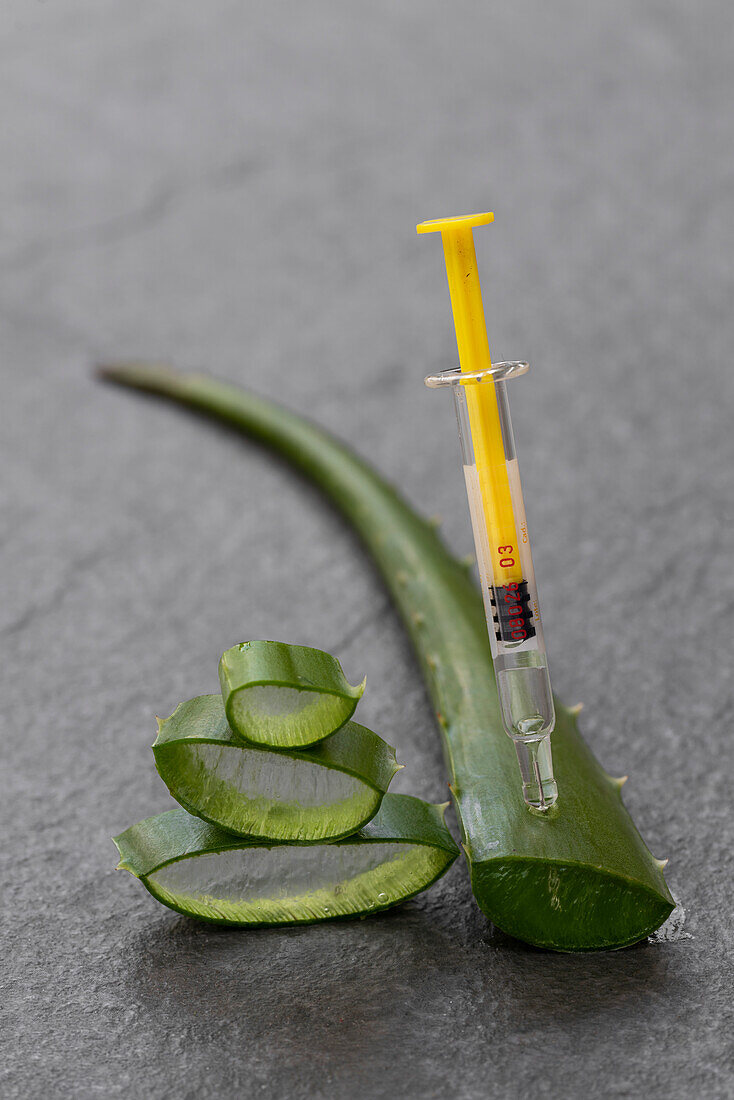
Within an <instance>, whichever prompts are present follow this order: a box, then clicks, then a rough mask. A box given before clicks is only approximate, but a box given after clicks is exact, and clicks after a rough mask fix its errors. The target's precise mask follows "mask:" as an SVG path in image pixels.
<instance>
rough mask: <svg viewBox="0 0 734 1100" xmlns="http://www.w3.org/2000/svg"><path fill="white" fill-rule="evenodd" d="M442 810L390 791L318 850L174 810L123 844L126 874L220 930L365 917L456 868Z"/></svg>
mask: <svg viewBox="0 0 734 1100" xmlns="http://www.w3.org/2000/svg"><path fill="white" fill-rule="evenodd" d="M444 810H445V806H434V805H431V804H430V803H428V802H422V801H421V800H420V799H419V798H413V797H411V796H410V795H405V794H388V795H385V798H384V799H383V802H382V806H381V808H380V810H379V812H378V813H377V816H376V817H374V818H373V819H372V821H370V822H369V824H368V825H365V826H364V827H363V828H362V829H361V830H360V831H359V832H358V833H354V834H353V835H352V836H350V837H346V838H345V839H343V840H337V841H335V842H332V843H325V844H311V845H294V844H265V843H263V842H262V841H257V840H254V839H253V838H251V837H250V838H248V837H236V836H234V835H233V834H232V833H227V832H225V831H224V830H223V829H218V828H217V827H216V826H215V825H210V824H209V823H208V822H205V821H202V820H201V819H200V818H197V817H192V816H191V815H190V814H188V813H187V812H186V811H185V810H183V809H175V810H169V811H168V813H164V814H159V815H158V816H157V817H149V818H148V819H147V820H146V821H141V822H140V823H139V824H138V825H133V826H132V828H130V829H127V831H126V832H124V833H122V834H121V835H120V836H118V837H115V844H116V845H117V848H118V851H119V853H120V863H119V865H118V867H119V868H122V869H124V870H126V871H130V873H131V874H133V875H135V876H136V878H139V879H140V881H141V882H142V883H143V885H144V886H145V888H146V889H147V890H149V891H150V893H151V894H152V895H153V897H154V898H157V900H158V901H160V902H162V903H163V904H164V905H167V906H168V907H169V908H170V909H175V910H177V911H178V912H179V913H185V914H186V916H189V917H198V918H199V919H201V920H206V921H214V922H217V923H219V924H236V925H244V926H249V927H256V926H257V925H264V924H268V925H273V924H310V923H312V922H313V921H320V920H333V919H336V918H339V917H356V916H364V915H365V914H368V913H375V912H378V911H379V910H381V909H389V908H390V906H392V905H396V904H397V903H398V902H401V901H405V900H406V899H407V898H411V897H414V895H415V894H418V893H420V891H421V890H425V889H426V887H428V886H430V885H431V884H432V883H433V882H435V881H436V879H437V878H439V877H440V876H441V875H442V874H443V873H444V872H445V871H446V870H447V869H448V868H449V867H450V866H451V864H452V863H453V862H454V860H455V859H456V856H457V855H458V854H459V851H458V848H457V847H456V845H455V843H454V841H453V840H452V838H451V834H450V833H449V831H448V829H447V828H446V825H445V824H444V820H443V814H444Z"/></svg>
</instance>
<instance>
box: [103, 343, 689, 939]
mask: <svg viewBox="0 0 734 1100" xmlns="http://www.w3.org/2000/svg"><path fill="white" fill-rule="evenodd" d="M101 373H102V375H103V377H106V378H107V379H109V380H111V381H114V382H117V383H119V384H121V385H125V386H132V387H135V388H137V389H141V390H147V391H148V392H151V393H156V394H160V395H161V396H164V397H166V398H169V399H171V400H174V401H178V402H180V403H181V404H183V405H187V406H189V407H192V408H196V409H198V410H200V411H201V412H203V413H206V414H207V415H209V416H212V417H215V418H216V419H218V420H222V421H224V422H226V423H228V424H230V425H232V426H234V427H235V428H237V429H238V430H240V431H242V432H244V433H245V434H246V435H248V436H250V437H252V438H253V439H257V440H259V441H260V442H262V443H264V444H266V445H267V446H269V447H272V448H273V449H274V450H276V451H277V452H278V453H279V454H281V455H282V456H283V457H285V458H286V459H288V460H289V461H290V462H292V463H293V465H294V466H296V467H297V468H298V469H299V470H300V471H301V472H302V473H303V474H304V475H305V476H307V477H308V478H310V479H311V480H312V481H313V482H314V483H315V484H317V485H319V486H320V487H321V489H322V490H323V491H324V492H325V493H326V494H327V495H328V496H329V497H330V498H331V500H332V501H333V502H334V503H335V504H336V505H337V507H339V508H340V510H341V511H342V513H343V515H344V516H345V518H346V519H347V520H348V521H349V522H350V523H351V525H352V526H353V527H354V529H355V530H356V531H357V532H358V533H359V535H360V536H361V538H362V540H363V542H364V543H365V545H366V547H367V548H368V550H369V551H370V553H371V554H372V556H373V558H374V560H375V562H376V563H377V565H378V567H379V569H380V571H381V573H382V575H383V577H384V579H385V582H386V584H387V586H388V588H389V590H390V592H391V594H392V597H393V599H394V601H395V604H396V606H397V607H398V609H399V611H400V613H401V615H402V618H403V621H404V623H405V626H406V629H407V630H408V633H409V635H410V637H411V640H412V642H413V645H414V647H415V650H416V652H417V654H418V657H419V659H420V662H421V666H422V669H423V675H424V677H425V680H426V684H427V686H428V690H429V692H430V694H431V698H432V700H433V704H434V707H435V710H436V715H437V718H438V722H439V725H440V728H441V730H442V733H443V738H444V747H445V752H446V759H447V763H448V767H449V770H450V772H451V789H452V793H453V797H454V801H455V804H456V808H457V811H458V814H459V818H460V821H461V826H462V832H463V836H464V850H465V853H466V857H467V861H468V864H469V870H470V873H471V881H472V889H473V891H474V896H475V897H476V899H477V902H478V903H479V905H480V906H481V908H482V909H483V911H484V912H485V913H486V914H487V916H488V917H489V918H490V919H491V920H492V921H494V923H495V924H496V925H497V926H498V927H499V928H501V929H503V930H504V931H505V932H508V933H509V934H510V935H513V936H516V937H517V938H518V939H522V940H526V941H528V942H529V943H534V944H538V945H539V946H543V947H549V948H553V949H555V950H560V951H592V950H598V949H601V948H614V947H624V946H626V945H627V944H631V943H635V942H636V941H637V940H640V939H642V938H644V937H645V936H647V935H648V934H649V933H650V932H652V931H653V930H654V929H655V928H658V927H659V926H660V925H661V924H662V923H663V921H664V920H665V919H666V917H667V916H668V915H669V914H670V912H671V911H672V909H673V907H674V903H673V899H672V898H671V896H670V892H669V890H668V888H667V885H666V883H665V879H664V878H663V874H662V869H661V868H662V863H661V862H660V861H658V860H656V859H654V858H653V856H652V855H651V854H650V852H649V851H648V850H647V848H646V847H645V844H644V842H643V841H642V838H641V837H640V834H639V833H638V831H637V829H636V828H635V825H634V822H633V821H632V819H631V817H630V816H629V814H628V812H627V810H626V809H625V807H624V804H623V802H622V798H621V795H620V787H621V784H620V782H619V781H618V780H615V779H612V778H611V777H610V776H609V775H607V773H606V772H605V771H604V769H603V768H602V767H601V766H600V764H599V763H598V761H597V760H596V759H595V757H594V755H593V753H592V752H591V751H590V749H589V748H588V747H587V745H586V744H585V743H584V741H583V739H582V737H581V735H580V733H579V730H578V723H577V712H576V710H574V709H569V708H568V707H565V706H563V704H562V703H560V702H559V701H557V702H556V719H557V720H556V728H555V731H554V733H553V763H554V767H555V773H556V779H557V781H558V787H559V791H560V797H559V801H558V803H557V804H556V806H554V807H553V808H552V809H551V810H550V811H548V813H546V814H545V815H544V816H542V817H540V816H534V815H533V814H532V812H531V811H529V810H528V809H527V807H526V806H525V804H524V802H523V799H522V797H521V796H520V792H519V789H518V782H517V763H516V760H515V750H514V748H513V746H512V743H511V741H510V739H509V738H508V737H507V735H506V734H505V732H504V730H503V728H502V723H501V720H500V713H499V706H498V700H497V687H496V684H495V679H494V670H493V668H492V660H491V654H490V650H489V641H488V638H487V629H486V624H485V619H484V610H483V607H482V601H481V597H480V594H479V592H478V590H477V588H476V586H475V584H474V583H473V581H472V579H471V577H470V575H469V573H468V572H467V570H466V568H465V567H464V566H463V565H462V563H461V562H458V561H457V560H456V559H455V558H453V557H452V556H451V555H450V554H449V552H448V551H447V549H446V547H445V546H444V545H443V543H442V542H441V539H440V538H439V537H438V535H437V533H436V530H435V528H434V527H433V526H432V525H431V524H430V523H428V522H426V521H425V520H423V519H421V518H420V517H419V516H418V515H416V513H415V512H414V511H413V510H412V509H411V508H410V507H409V506H408V505H407V504H406V503H405V501H404V500H402V498H401V497H399V496H398V494H397V493H396V492H395V490H394V489H393V488H392V487H391V486H390V485H388V484H387V483H386V482H385V481H383V479H382V478H381V477H379V476H378V475H377V474H376V473H375V471H374V470H373V469H372V468H371V467H370V466H368V465H367V463H365V462H363V461H362V460H361V459H359V458H358V457H357V456H356V455H355V454H354V453H353V452H352V451H351V450H350V449H349V448H348V447H346V446H345V445H344V444H341V443H339V442H338V441H337V440H335V439H334V438H333V437H332V436H330V435H328V434H327V433H325V432H323V431H321V430H320V429H319V428H317V427H315V426H314V425H312V424H309V423H308V421H306V420H304V419H303V418H302V417H300V416H297V415H295V414H294V413H290V412H288V411H287V410H285V409H283V408H281V407H280V406H278V405H275V404H273V403H272V402H269V401H265V400H263V399H261V398H258V397H255V396H254V395H252V394H249V393H246V392H244V391H242V390H240V389H238V388H237V387H236V386H231V385H227V384H225V383H221V382H216V381H214V380H213V379H210V378H206V377H204V376H201V375H187V374H181V373H179V372H177V371H174V370H171V369H170V368H163V367H155V366H144V365H136V364H132V365H123V366H118V367H112V368H107V369H105V370H103V371H102V372H101ZM232 476H233V477H234V476H236V475H235V474H234V472H233V474H232Z"/></svg>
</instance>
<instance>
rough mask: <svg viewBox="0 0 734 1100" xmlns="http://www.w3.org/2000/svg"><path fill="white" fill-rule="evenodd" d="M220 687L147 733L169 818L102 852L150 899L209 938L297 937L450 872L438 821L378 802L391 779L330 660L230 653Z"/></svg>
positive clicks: (253, 649) (264, 645)
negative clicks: (258, 930) (284, 933)
mask: <svg viewBox="0 0 734 1100" xmlns="http://www.w3.org/2000/svg"><path fill="white" fill-rule="evenodd" d="M219 680H220V684H221V689H222V690H221V694H220V695H202V696H199V697H198V698H195V699H190V700H188V702H185V703H181V704H180V705H179V706H178V707H177V708H176V710H175V711H174V713H173V714H172V715H171V717H170V718H166V719H165V720H163V721H160V720H159V723H158V727H159V728H158V737H157V738H156V741H155V744H154V745H153V755H154V757H155V764H156V768H157V769H158V772H159V774H160V776H161V778H162V779H163V781H164V782H165V784H166V786H167V787H168V789H169V791H170V792H171V794H172V795H173V797H174V798H175V799H176V801H177V802H178V803H179V804H180V807H181V808H180V809H175V810H169V811H168V813H163V814H159V815H158V816H156V817H151V818H148V819H147V820H146V821H141V822H139V824H137V825H133V826H132V827H131V828H130V829H127V830H126V832H124V833H122V834H121V835H120V836H118V837H116V838H115V844H116V845H117V847H118V850H119V852H120V863H119V867H120V868H124V869H125V870H128V871H130V872H131V873H132V874H133V875H135V876H136V877H137V878H139V879H140V881H141V882H142V883H143V885H144V886H145V887H146V889H148V890H149V891H150V893H151V894H152V895H153V896H154V897H155V898H157V899H158V900H159V901H161V902H163V904H164V905H167V906H169V908H171V909H175V910H177V911H179V912H181V913H185V914H187V915H189V916H192V917H198V918H200V919H202V920H207V921H215V922H218V923H222V924H235V925H243V926H249V927H253V926H257V925H263V924H301V923H310V922H312V921H318V920H330V919H334V918H337V917H352V916H365V915H366V914H368V913H372V912H376V911H379V910H381V909H387V908H389V907H390V906H392V905H396V904H397V903H398V902H401V901H405V900H406V899H407V898H410V897H413V896H414V895H415V894H417V893H419V892H420V891H421V890H425V889H426V887H428V886H430V885H431V884H432V883H433V882H435V881H436V879H437V878H439V877H440V876H441V875H442V874H443V873H444V872H445V871H446V870H447V869H448V868H449V867H450V865H451V864H452V863H453V861H454V859H455V858H456V856H457V855H458V849H457V847H456V845H455V843H454V841H453V839H452V837H451V835H450V833H449V832H448V829H447V828H446V825H445V823H444V810H445V806H436V805H432V804H431V803H428V802H423V801H422V800H421V799H419V798H413V797H412V796H410V795H398V794H388V793H386V792H387V789H388V787H389V785H390V782H391V780H392V778H393V776H394V775H395V773H396V772H397V771H399V770H400V766H401V765H399V764H398V763H397V762H396V759H395V750H394V749H393V748H392V747H391V746H390V745H388V744H386V742H385V741H383V740H382V738H381V737H378V736H377V734H376V733H372V731H371V730H368V729H366V728H365V727H364V726H359V725H357V723H356V722H353V721H352V720H351V718H352V715H353V714H354V711H355V708H356V706H357V703H358V702H359V700H360V698H361V697H362V692H363V691H364V683H362V684H359V685H358V686H356V687H352V686H351V685H350V684H349V683H348V682H347V680H346V678H345V676H344V673H343V671H342V669H341V666H340V664H339V662H338V661H337V660H336V659H335V658H334V657H331V656H330V655H329V654H328V653H322V652H321V651H320V650H316V649H309V648H306V647H304V646H293V645H286V644H284V643H281V642H262V641H256V642H244V643H242V644H241V645H238V646H234V647H233V648H232V649H229V650H227V652H226V653H225V654H224V655H223V656H222V659H221V661H220V663H219Z"/></svg>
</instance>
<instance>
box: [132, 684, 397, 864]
mask: <svg viewBox="0 0 734 1100" xmlns="http://www.w3.org/2000/svg"><path fill="white" fill-rule="evenodd" d="M153 754H154V756H155V763H156V767H157V769H158V772H159V774H160V776H161V778H162V779H163V781H164V783H165V784H166V786H167V787H168V789H169V791H170V792H171V794H172V795H173V797H174V798H175V799H176V801H177V802H179V803H180V804H181V805H182V806H184V807H185V808H186V809H187V810H188V811H189V812H190V813H192V814H195V815H196V816H198V817H202V818H204V819H205V820H207V821H210V822H212V823H213V824H216V825H219V826H221V827H222V828H224V829H227V830H229V831H230V832H234V833H237V834H245V835H248V836H251V837H252V836H255V837H260V838H266V839H272V840H279V841H281V840H284V841H290V842H296V843H298V842H300V843H312V842H314V841H319V840H330V839H334V838H338V837H342V836H346V835H348V834H349V833H353V832H355V831H356V830H357V829H359V828H360V827H361V826H362V825H364V823H365V822H367V821H369V820H370V818H371V817H373V816H374V814H375V813H376V812H377V810H378V809H379V806H380V803H381V801H382V797H383V795H384V793H385V791H386V790H387V788H388V786H389V784H390V781H391V780H392V778H393V776H394V775H395V773H396V772H397V771H398V770H399V765H398V764H397V763H396V761H395V750H394V749H393V748H392V747H391V746H390V745H388V744H386V742H385V741H383V740H382V738H381V737H378V736H377V734H376V733H373V732H372V731H371V730H368V729H365V727H364V726H359V725H357V723H356V722H347V724H346V725H344V726H342V728H341V729H340V730H338V731H337V732H336V733H334V734H332V735H331V736H330V737H328V738H326V739H325V740H322V741H320V742H319V743H318V744H317V745H313V746H311V747H307V748H303V749H292V750H290V751H289V752H288V753H284V752H283V751H282V750H281V751H273V750H269V749H266V748H262V747H260V746H256V745H253V744H247V743H245V742H243V741H241V740H238V739H237V738H236V737H235V736H234V735H233V733H232V730H231V729H230V727H229V725H228V724H227V719H226V716H225V713H224V706H223V704H222V700H221V698H220V697H219V696H218V695H201V696H198V697H197V698H195V699H189V700H188V701H187V702H185V703H181V704H180V705H179V706H178V707H177V708H176V710H175V711H174V713H173V714H172V715H171V717H170V718H166V719H164V720H163V721H161V722H159V730H158V737H157V739H156V742H155V744H154V745H153Z"/></svg>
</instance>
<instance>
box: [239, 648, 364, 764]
mask: <svg viewBox="0 0 734 1100" xmlns="http://www.w3.org/2000/svg"><path fill="white" fill-rule="evenodd" d="M219 682H220V685H221V688H222V698H223V700H224V708H225V711H226V714H227V719H228V721H229V724H230V726H231V728H232V730H233V731H234V733H235V734H236V735H238V736H239V737H241V738H243V739H245V740H247V741H250V742H253V743H255V744H260V745H268V746H269V747H271V748H279V749H289V748H299V747H302V746H305V745H314V744H316V743H317V742H318V741H321V740H323V738H324V737H328V736H329V735H330V734H332V733H334V731H335V730H337V729H339V728H340V726H343V725H344V723H345V722H347V721H349V719H350V718H351V717H352V715H353V714H354V710H355V708H356V706H357V703H358V702H359V700H360V699H361V698H362V693H363V692H364V688H365V681H363V682H362V683H361V684H357V685H356V686H352V685H351V684H350V683H349V682H348V681H347V678H346V677H345V675H344V672H343V671H342V667H341V665H340V664H339V662H338V661H337V659H336V658H335V657H332V656H331V654H329V653H324V652H323V651H322V650H320V649H311V648H310V647H308V646H297V645H288V644H287V643H285V642H266V641H254V642H242V643H241V644H240V645H236V646H233V647H232V648H231V649H228V650H227V651H226V653H223V654H222V658H221V660H220V662H219Z"/></svg>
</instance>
